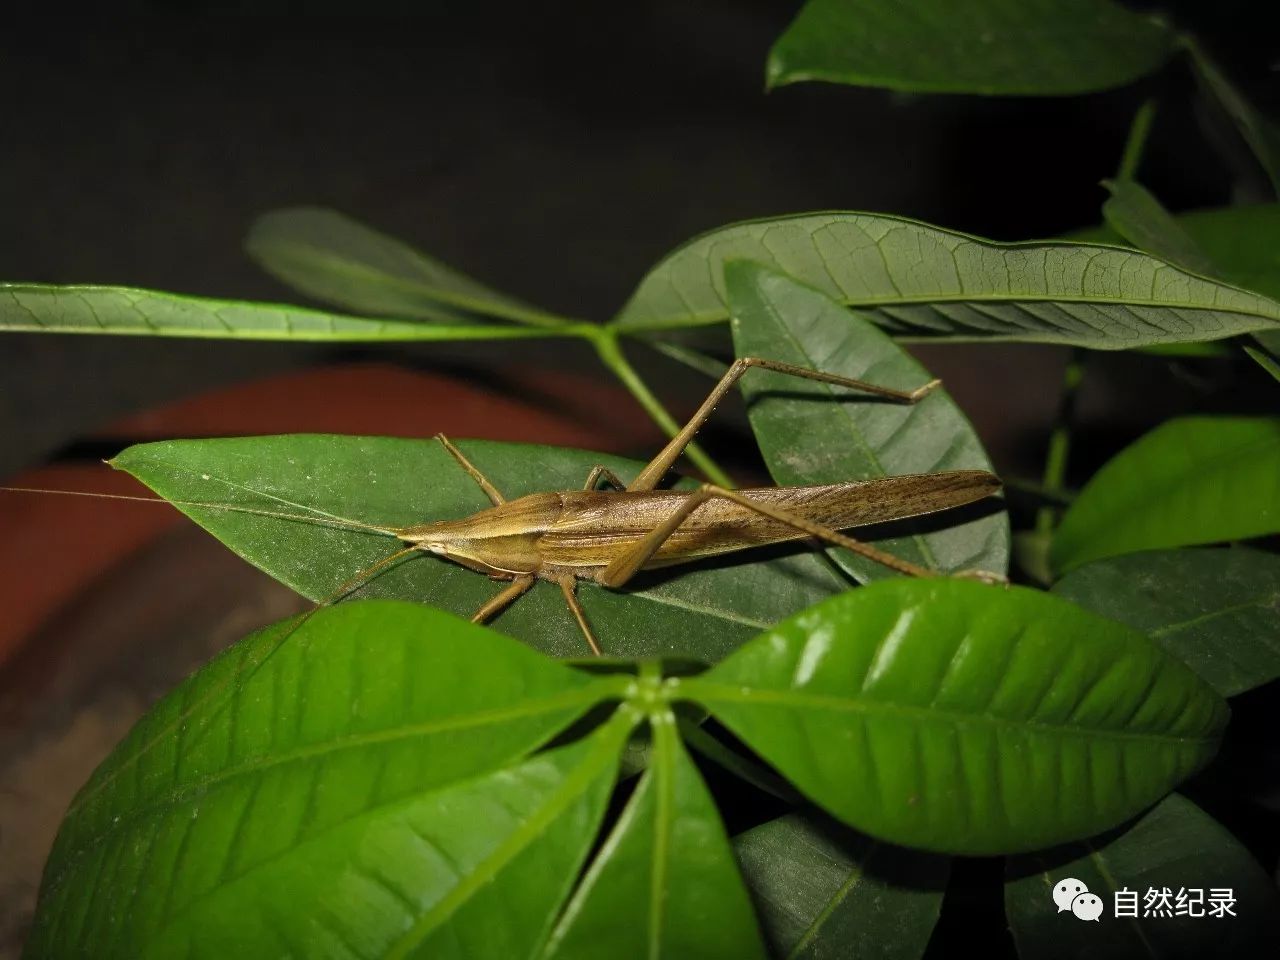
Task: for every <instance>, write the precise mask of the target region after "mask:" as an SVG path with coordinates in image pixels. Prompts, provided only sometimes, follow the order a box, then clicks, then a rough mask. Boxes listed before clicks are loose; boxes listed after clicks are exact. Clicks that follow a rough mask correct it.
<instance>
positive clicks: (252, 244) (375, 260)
mask: <svg viewBox="0 0 1280 960" xmlns="http://www.w3.org/2000/svg"><path fill="white" fill-rule="evenodd" d="M245 249H246V250H247V251H248V253H249V256H251V257H252V258H253V259H254V260H256V261H257V262H258V264H259V265H260V266H262V268H263V269H265V270H266V271H267V272H268V273H270V274H271V275H272V276H274V277H276V278H277V279H279V280H281V281H283V282H284V283H287V284H288V285H289V286H291V287H293V288H294V289H295V290H300V291H301V292H302V293H305V294H306V295H307V296H309V297H315V298H316V299H317V300H322V301H324V302H326V303H333V304H336V305H338V306H340V307H343V308H344V309H347V310H354V311H356V312H357V313H367V314H372V315H373V316H380V317H408V318H414V319H418V320H427V321H434V322H443V323H465V322H466V317H467V314H466V311H471V312H474V313H479V314H485V315H489V316H495V317H504V318H508V319H512V320H520V321H524V322H531V323H543V324H546V323H552V324H554V323H557V322H559V320H558V318H555V317H552V316H551V315H549V314H545V313H543V312H542V311H539V310H536V309H535V308H533V307H530V306H527V305H526V304H522V303H520V302H519V301H518V300H516V299H514V298H513V297H508V296H507V295H506V294H503V293H499V292H497V291H496V290H491V289H490V288H488V287H486V286H484V285H483V284H481V283H479V282H478V281H476V280H473V279H471V278H470V277H468V276H467V275H466V274H463V273H460V272H459V271H457V270H454V269H453V268H452V267H449V266H446V265H445V264H443V263H440V262H439V261H437V260H433V259H432V258H431V257H428V256H427V255H426V254H424V253H421V252H419V251H417V250H415V249H413V248H412V247H410V246H409V245H408V244H406V243H403V242H401V241H400V240H396V239H394V238H393V237H388V236H387V235H385V234H383V233H379V232H378V231H376V230H373V229H372V228H370V227H367V226H365V225H364V224H362V223H359V222H358V221H356V220H352V219H351V218H350V217H347V216H344V215H343V214H341V213H338V212H337V211H336V210H326V209H324V208H322V207H294V208H290V209H286V210H274V211H272V212H271V213H267V214H264V215H263V216H261V217H259V218H258V220H257V221H256V222H255V223H254V224H253V227H252V228H251V229H250V231H249V236H248V238H247V239H246V240H245Z"/></svg>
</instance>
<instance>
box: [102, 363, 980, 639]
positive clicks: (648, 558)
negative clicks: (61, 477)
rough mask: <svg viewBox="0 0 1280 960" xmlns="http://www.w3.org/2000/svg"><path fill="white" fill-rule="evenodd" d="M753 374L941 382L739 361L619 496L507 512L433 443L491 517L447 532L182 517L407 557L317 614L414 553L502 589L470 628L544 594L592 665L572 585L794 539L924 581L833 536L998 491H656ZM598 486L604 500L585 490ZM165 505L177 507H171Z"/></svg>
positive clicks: (957, 481) (936, 483) (923, 484)
mask: <svg viewBox="0 0 1280 960" xmlns="http://www.w3.org/2000/svg"><path fill="white" fill-rule="evenodd" d="M753 367H761V368H763V369H767V370H772V371H775V372H778V373H783V374H788V375H792V376H797V377H803V378H806V379H810V380H817V381H819V382H823V383H829V384H833V385H836V386H841V387H847V388H849V389H853V390H859V391H862V392H864V393H869V394H872V395H875V396H879V397H883V398H885V399H888V400H891V401H896V402H901V403H915V402H916V401H917V400H920V399H921V398H923V397H924V396H925V395H927V394H928V393H929V392H930V391H931V390H933V389H934V388H936V387H937V386H938V385H939V382H940V381H937V380H933V381H931V382H929V383H926V384H924V385H923V386H921V387H918V388H916V389H914V390H909V391H908V390H896V389H892V388H888V387H883V386H879V385H876V384H872V383H867V382H865V381H862V380H856V379H853V378H850V377H842V376H838V375H835V374H829V373H825V372H822V371H816V370H812V369H809V368H807V367H799V366H794V365H792V364H787V363H782V362H779V361H775V360H766V359H762V358H758V357H745V358H741V359H739V360H737V361H735V362H734V364H733V365H732V366H731V367H730V368H729V370H728V371H727V372H726V373H725V374H724V376H723V377H722V378H721V380H720V382H719V383H718V384H717V385H716V386H715V387H714V388H713V389H712V390H711V392H710V393H709V394H708V396H707V398H706V400H705V401H704V402H703V403H702V405H701V406H700V407H699V408H698V410H697V411H696V412H695V413H694V414H693V416H692V417H691V418H690V419H689V421H688V423H686V424H685V426H684V427H683V428H682V429H681V430H680V431H679V432H678V433H677V434H676V435H675V436H674V437H673V438H672V439H671V440H670V441H669V442H668V443H667V445H666V446H665V447H664V448H663V449H662V450H661V451H660V452H659V453H658V454H657V456H655V457H654V458H653V459H652V460H651V461H650V462H649V463H648V464H647V465H646V466H645V467H644V468H643V469H642V470H641V471H640V473H639V474H638V475H637V476H636V477H635V479H634V480H632V481H631V483H630V484H623V483H622V482H621V481H620V480H619V479H618V478H617V477H616V476H614V475H613V473H612V472H611V471H609V470H608V469H607V468H605V467H603V466H596V467H594V468H593V469H592V470H591V471H590V473H589V474H588V476H587V478H586V483H585V485H584V486H583V488H582V489H580V490H569V491H550V492H544V493H534V494H529V495H526V496H522V497H520V498H518V499H515V500H507V499H506V498H505V497H504V496H503V495H502V493H501V492H500V491H499V490H498V489H497V488H496V487H495V486H494V484H493V483H492V482H490V481H489V479H488V478H487V477H485V476H484V474H483V473H481V471H480V470H479V469H478V468H476V467H475V466H474V465H473V464H472V463H471V462H470V461H469V460H468V459H467V458H466V456H465V455H464V454H463V453H462V452H461V451H460V450H459V449H458V448H457V447H455V446H454V445H453V444H452V443H451V442H450V441H449V440H448V439H447V438H446V437H445V436H443V435H438V436H437V439H438V440H439V441H440V443H441V444H442V445H443V446H444V448H445V450H447V451H448V452H449V454H450V455H451V456H452V457H453V459H454V460H455V461H456V462H457V463H458V465H459V466H460V467H461V468H462V469H463V470H465V471H466V472H467V474H468V475H469V476H470V477H471V478H472V479H474V480H475V481H476V483H477V485H478V486H479V487H480V489H481V490H483V491H484V493H485V495H486V496H487V497H488V498H489V500H490V502H491V503H492V506H491V507H489V508H487V509H484V510H481V511H479V512H477V513H474V514H472V515H470V516H467V517H464V518H461V519H458V520H445V521H435V522H429V523H422V524H415V525H411V526H404V527H392V526H377V525H371V524H363V523H358V522H355V521H349V520H346V519H344V518H340V517H324V516H318V517H305V516H298V515H294V514H284V513H279V512H276V511H271V510H257V509H253V508H248V507H243V506H238V505H235V506H233V505H229V504H228V505H220V504H205V503H200V504H189V505H196V506H204V507H215V508H218V507H224V508H225V509H228V510H233V511H236V512H243V513H251V514H262V515H265V516H273V517H283V518H288V519H298V520H305V521H309V522H316V523H321V524H326V525H333V526H337V527H349V528H352V529H364V530H369V531H371V532H377V533H381V534H385V535H389V536H393V537H395V538H397V539H399V540H401V541H403V542H404V544H406V546H404V547H403V548H402V549H400V550H398V551H396V552H394V553H392V554H390V555H389V556H387V557H384V558H383V559H381V560H379V561H378V562H377V563H375V564H373V565H371V566H369V567H368V568H366V569H365V570H363V571H361V572H360V573H358V574H356V576H355V577H353V578H352V579H350V580H348V581H347V582H346V583H345V584H344V585H343V586H342V587H340V588H339V589H338V591H336V592H335V593H334V594H332V595H331V596H330V597H329V598H328V599H327V600H325V601H322V603H331V602H334V601H335V600H337V599H339V598H341V597H343V596H346V595H347V594H349V593H350V592H352V591H353V590H354V589H356V588H357V587H359V586H360V585H362V584H363V583H365V582H366V581H367V580H369V579H370V578H371V577H372V576H373V575H374V574H376V573H378V572H379V571H381V570H384V569H386V568H387V567H388V566H390V565H392V564H394V563H396V562H397V561H399V560H401V559H402V558H404V557H407V556H409V555H411V554H415V553H431V554H434V555H437V556H440V557H443V558H445V559H448V560H451V561H453V562H455V563H458V564H461V565H463V566H465V567H468V568H470V569H472V570H475V571H477V572H480V573H484V574H486V575H487V576H489V577H490V578H491V579H494V580H499V581H506V583H507V585H506V586H505V587H504V588H502V589H501V590H500V591H499V592H498V593H497V594H496V595H495V596H493V597H492V598H491V599H490V600H489V601H488V602H486V603H485V604H483V605H482V606H481V607H480V609H479V610H477V611H476V612H475V614H474V615H473V616H472V620H473V621H476V622H485V621H487V620H489V619H491V618H492V617H494V616H496V615H497V614H498V613H500V612H501V611H502V610H504V609H505V608H506V607H508V606H509V605H510V604H512V603H513V602H514V601H516V600H517V599H518V598H519V597H520V596H521V595H523V594H524V593H525V592H526V591H528V590H529V588H530V587H532V586H533V584H534V583H535V582H536V581H537V580H546V581H549V582H552V583H555V584H556V585H558V586H559V587H560V590H561V591H562V593H563V595H564V599H565V602H566V603H567V604H568V606H569V609H570V611H571V612H572V613H573V616H574V618H575V619H576V620H577V623H578V625H579V627H580V628H581V630H582V633H583V636H584V637H585V638H586V642H587V644H588V645H589V646H590V648H591V650H592V652H594V653H596V654H599V653H600V652H601V648H600V645H599V642H598V641H597V639H596V637H595V635H594V633H593V631H592V629H591V626H590V624H589V622H588V620H587V617H586V615H585V614H584V612H583V610H582V607H581V605H580V604H579V603H578V600H577V595H576V588H577V584H578V582H579V581H580V580H589V581H591V582H593V583H597V584H599V585H601V586H604V587H607V588H610V589H621V588H623V587H625V586H626V585H627V584H628V583H629V582H630V581H631V579H632V578H633V577H634V576H635V575H636V574H637V573H639V572H640V571H642V570H648V569H653V568H655V567H663V566H670V565H674V564H680V563H687V562H691V561H694V560H700V559H702V558H705V557H712V556H716V555H719V554H723V553H730V552H733V551H738V550H745V549H750V548H752V547H758V546H765V545H768V544H776V543H781V542H785V541H789V540H799V539H805V538H816V539H819V540H823V541H826V542H827V543H831V544H835V545H837V546H841V547H845V548H846V549H849V550H851V551H853V552H855V553H858V554H861V555H862V556H865V557H868V558H870V559H871V560H874V561H876V562H878V563H881V564H883V565H885V566H887V567H889V568H891V569H893V570H896V571H898V572H900V573H904V574H907V575H911V576H934V575H937V574H936V572H935V571H933V570H929V569H927V568H924V567H920V566H917V565H916V564H913V563H910V562H908V561H906V560H903V559H901V558H899V557H896V556H894V555H893V554H890V553H887V552H885V551H883V550H880V549H878V548H876V547H873V546H871V545H869V544H866V543H862V542H860V541H857V540H855V539H853V538H851V537H848V536H846V535H844V534H842V533H840V532H839V531H840V530H842V529H846V528H849V527H858V526H865V525H869V524H875V523H882V522H886V521H890V520H899V519H905V518H908V517H915V516H920V515H923V514H929V513H935V512H938V511H941V510H947V509H950V508H952V507H959V506H963V505H965V504H969V503H973V502H975V501H977V500H981V499H983V498H984V497H987V496H990V495H991V494H994V493H996V492H997V491H998V490H999V489H1000V481H999V479H998V478H996V477H995V476H994V475H993V474H991V473H988V472H986V471H984V470H953V471H948V472H942V473H930V474H916V475H909V476H898V477H885V478H881V479H876V480H864V481H850V482H846V483H833V484H822V485H815V486H795V487H763V488H756V489H747V490H729V489H724V488H721V487H717V486H712V485H703V486H702V487H700V488H699V489H697V490H692V491H686V490H659V489H657V485H658V483H659V482H660V481H661V480H662V478H663V476H664V475H665V474H666V473H667V472H668V471H669V470H670V469H671V467H672V466H673V465H674V464H675V461H676V460H677V459H678V458H679V457H680V455H681V454H682V453H683V452H684V449H685V447H686V446H687V445H688V444H689V442H690V441H691V440H692V439H693V437H694V435H695V434H696V433H697V431H698V430H699V428H700V427H701V426H702V425H703V423H705V422H706V420H707V419H708V417H710V415H711V413H712V412H713V411H714V409H715V408H716V406H717V405H718V404H719V402H720V401H721V400H722V399H723V398H724V396H725V394H727V393H728V392H729V390H730V389H731V388H732V387H733V385H734V384H735V383H736V382H737V381H738V379H739V378H740V377H741V376H742V375H743V374H745V373H746V372H747V371H748V370H750V369H751V368H753ZM601 480H604V481H606V482H607V483H608V484H609V485H610V486H611V487H612V489H598V487H599V485H600V481H601ZM108 496H109V495H108ZM124 499H135V498H128V497H126V498H124ZM141 499H147V498H141ZM158 502H166V501H158ZM167 502H172V503H175V504H179V505H188V504H187V503H186V502H184V501H167ZM974 575H977V576H980V577H983V578H986V579H995V580H999V579H1002V578H1000V577H999V576H998V575H995V574H984V573H981V572H977V573H975V574H974Z"/></svg>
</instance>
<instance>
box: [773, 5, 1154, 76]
mask: <svg viewBox="0 0 1280 960" xmlns="http://www.w3.org/2000/svg"><path fill="white" fill-rule="evenodd" d="M1172 45H1173V34H1172V33H1171V32H1170V31H1169V29H1168V28H1167V27H1165V26H1164V24H1162V23H1160V22H1159V21H1157V20H1154V19H1151V18H1148V17H1142V16H1139V15H1137V14H1134V13H1130V12H1129V11H1128V10H1126V9H1124V8H1123V7H1121V6H1119V5H1117V4H1114V3H1110V2H1108V0H969V2H968V3H964V4H956V3H950V2H948V0H898V2H896V3H883V2H877V0H809V2H808V3H806V4H805V6H804V8H803V9H802V10H801V11H800V15H799V16H798V17H796V19H795V22H793V23H792V24H791V26H789V27H788V28H787V30H786V32H785V33H784V34H783V35H782V36H781V37H779V38H778V40H777V42H776V43H775V44H774V47H773V50H772V51H770V54H769V65H768V82H769V85H770V86H780V85H782V84H786V83H797V82H800V81H804V80H825V81H827V82H829V83H848V84H854V85H857V86H868V87H887V88H889V89H890V90H904V91H910V92H920V93H982V94H1033V95H1049V94H1076V93H1089V92H1091V91H1094V90H1106V89H1108V88H1110V87H1118V86H1122V85H1123V84H1126V83H1131V82H1132V81H1134V80H1136V79H1138V78H1139V77H1141V76H1143V75H1144V74H1147V73H1151V72H1152V71H1154V70H1156V69H1157V68H1158V67H1159V66H1160V65H1161V64H1162V63H1164V61H1165V60H1166V59H1168V57H1169V54H1170V52H1171V51H1172Z"/></svg>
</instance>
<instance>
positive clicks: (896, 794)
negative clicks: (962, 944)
mask: <svg viewBox="0 0 1280 960" xmlns="http://www.w3.org/2000/svg"><path fill="white" fill-rule="evenodd" d="M674 687H675V690H674V693H675V694H676V695H678V696H681V697H687V698H689V699H692V700H695V701H696V702H698V703H699V704H701V705H702V706H704V707H706V709H707V710H708V711H710V713H711V715H712V716H714V717H715V718H716V719H718V720H719V721H720V722H721V723H723V724H725V726H727V727H728V728H729V729H730V730H732V731H733V732H734V733H735V734H736V735H737V736H738V737H740V738H741V739H742V740H743V742H744V743H746V744H747V746H749V747H751V748H752V749H753V750H755V751H756V752H757V753H758V754H759V755H760V756H761V757H762V758H763V759H765V760H767V761H768V762H769V763H771V764H773V766H774V767H776V768H777V770H778V771H779V772H780V773H781V774H782V775H783V776H785V777H786V778H787V779H788V780H790V781H791V783H792V785H793V786H795V787H796V788H797V789H798V790H800V791H801V792H802V793H804V794H805V795H806V796H808V797H809V798H810V799H811V800H813V801H814V802H815V803H817V804H819V805H820V806H822V807H824V808H826V809H827V810H828V811H829V812H830V813H832V814H833V815H835V816H837V817H839V818H840V819H841V820H843V821H844V822H845V823H847V824H849V825H850V826H852V827H854V828H856V829H858V830H861V831H863V832H865V833H867V834H870V835H871V836H874V837H879V838H881V839H884V840H888V841H890V842H892V843H900V844H902V845H904V846H911V847H917V848H921V849H926V850H934V851H938V852H943V853H965V854H993V853H1004V852H1012V851H1018V850H1032V849H1036V848H1039V847H1045V846H1048V845H1051V844H1054V843H1062V842H1065V841H1067V840H1073V839H1076V838H1079V837H1084V836H1089V835H1090V834H1094V833H1097V832H1098V831H1100V830H1105V829H1108V828H1110V827H1112V826H1115V825H1116V824H1117V823H1119V822H1120V821H1122V820H1124V819H1125V818H1127V817H1130V816H1133V815H1134V814H1135V813H1137V812H1138V811H1140V810H1141V809H1142V808H1143V807H1145V806H1147V805H1148V804H1151V803H1153V802H1154V801H1156V800H1158V799H1159V798H1160V797H1161V796H1162V795H1163V794H1164V793H1166V792H1167V791H1168V790H1169V789H1171V788H1172V787H1173V786H1174V785H1176V784H1177V783H1178V782H1179V781H1180V780H1182V779H1183V778H1185V777H1187V776H1189V775H1190V774H1191V773H1193V772H1195V771H1196V770H1197V769H1199V768H1200V767H1201V766H1203V765H1204V764H1205V763H1206V762H1207V761H1208V760H1209V758H1210V757H1212V756H1213V753H1214V751H1215V750H1216V748H1217V742H1218V739H1219V737H1220V735H1221V732H1222V728H1223V726H1224V725H1225V723H1226V720H1227V716H1228V711H1227V707H1226V704H1225V703H1224V702H1223V701H1222V699H1221V698H1220V697H1219V696H1218V695H1217V694H1215V693H1214V692H1213V690H1211V689H1210V688H1209V687H1208V686H1207V685H1206V684H1205V683H1204V681H1203V680H1201V679H1199V678H1198V677H1197V676H1196V675H1195V674H1194V673H1193V672H1192V671H1191V670H1190V669H1188V668H1187V667H1186V666H1185V665H1184V664H1182V663H1180V662H1178V661H1177V660H1175V659H1173V658H1172V657H1170V656H1168V655H1167V654H1165V653H1164V652H1163V651H1161V650H1160V648H1159V647H1157V646H1156V645H1155V644H1153V643H1152V642H1151V641H1150V640H1148V639H1147V638H1146V637H1144V636H1142V634H1140V633H1138V632H1136V631H1134V630H1132V629H1131V628H1129V627H1126V626H1123V625H1121V624H1118V623H1114V622H1112V621H1109V620H1103V619H1102V618H1100V617H1098V616H1096V615H1094V614H1091V613H1089V612H1087V611H1085V610H1082V609H1081V608H1079V607H1077V606H1075V605H1074V604H1071V603H1068V602H1066V601H1064V600H1061V599H1059V598H1057V597H1054V596H1052V595H1049V594H1045V593H1042V592H1040V591H1036V590H1030V589H1026V588H1022V587H1012V588H1007V589H1006V588H1002V587H991V586H987V585H985V584H980V583H976V582H973V581H968V580H952V579H936V580H908V579H905V578H902V579H897V580H883V581H880V582H879V583H874V584H871V585H869V586H866V587H862V588H861V589H859V590H853V591H850V592H849V593H845V594H842V595H840V596H838V597H833V598H831V599H830V600H827V601H825V602H823V603H821V604H819V605H817V606H815V607H813V608H811V609H810V610H806V611H805V612H804V613H801V614H799V615H798V616H795V617H792V618H791V619H790V620H787V621H785V622H783V623H781V624H779V625H778V626H777V627H776V628H774V629H773V630H772V631H770V632H769V633H766V634H764V635H763V636H761V637H758V638H757V639H756V640H753V641H752V642H751V643H749V644H746V645H745V646H743V648H742V649H741V650H739V651H737V652H736V653H735V654H733V655H732V656H730V657H729V658H727V659H726V660H725V661H724V662H723V663H721V664H719V665H718V666H716V667H714V668H713V669H712V670H710V671H708V672H707V673H706V674H703V675H702V676H700V677H694V678H692V679H682V680H679V681H676V682H675V684H674Z"/></svg>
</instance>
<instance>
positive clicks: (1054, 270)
mask: <svg viewBox="0 0 1280 960" xmlns="http://www.w3.org/2000/svg"><path fill="white" fill-rule="evenodd" d="M735 259H745V260H754V261H757V262H759V263H764V264H767V265H769V266H773V267H776V268H777V269H779V270H781V271H783V272H784V273H788V274H790V275H791V276H793V277H794V278H795V279H797V280H799V281H801V282H803V283H807V284H809V285H810V286H812V287H816V288H817V289H819V290H821V291H822V292H824V293H826V294H827V295H828V296H831V297H833V298H835V299H836V300H838V301H839V302H841V303H843V304H845V305H846V306H851V307H856V308H859V309H861V310H864V311H866V312H867V313H868V314H869V315H870V316H871V318H872V319H873V320H875V321H876V323H878V324H879V325H880V326H881V327H882V328H884V329H885V330H886V331H887V332H889V333H891V334H894V335H895V336H897V335H910V336H921V335H923V336H929V337H932V338H943V339H950V340H1016V341H1027V342H1037V343H1065V344H1071V345H1074V346H1082V347H1091V348H1093V349H1096V350H1125V349H1130V348H1133V347H1143V346H1150V345H1151V344H1156V343H1180V342H1184V341H1195V340H1217V339H1220V338H1222V337H1228V336H1232V335H1234V334H1237V333H1245V332H1249V331H1252V330H1267V329H1277V328H1278V327H1280V303H1276V302H1275V301H1272V300H1269V299H1267V298H1265V297H1260V296H1258V295H1257V294H1254V293H1249V292H1247V291H1244V290H1237V289H1235V288H1233V287H1228V286H1225V285H1223V284H1221V283H1217V282H1215V281H1212V280H1207V279H1205V278H1203V277H1197V276H1194V275H1192V274H1189V273H1187V272H1185V271H1183V270H1181V269H1179V268H1177V267H1175V266H1173V265H1171V264H1167V263H1165V262H1164V261H1162V260H1158V259H1156V258H1154V257H1150V256H1146V255H1145V254H1141V253H1135V252H1134V251H1132V250H1123V249H1116V248H1112V247H1100V246H1094V245H1083V244H1078V243H1068V242H1063V241H1050V242H1036V243H994V242H992V241H989V240H980V239H977V238H975V237H969V236H965V235H964V234H960V233H954V232H952V231H949V230H940V229H938V228H937V227H931V226H928V225H927V224H923V223H918V222H916V221H914V220H906V219H903V218H901V217H887V216H880V215H877V214H870V213H813V214H806V215H803V216H795V217H780V218H775V219H768V220H755V221H748V222H746V223H739V224H734V225H732V226H728V227H722V228H721V229H719V230H713V231H712V232H711V233H707V234H703V235H702V236H701V237H697V238H696V239H694V240H691V241H690V242H688V243H686V244H685V245H684V246H682V247H679V248H677V249H676V250H674V251H673V252H672V253H670V254H668V255H667V256H666V257H665V258H664V259H663V260H662V261H661V262H659V263H658V265H657V266H655V267H654V268H653V269H652V270H650V271H649V273H648V274H647V275H646V276H645V277H644V279H643V280H641V282H640V286H639V287H638V288H637V289H636V291H635V293H634V294H632V296H631V299H630V300H628V301H627V303H626V305H625V306H624V307H623V308H622V311H621V312H620V313H619V314H618V316H617V317H616V318H615V319H614V321H613V322H614V323H615V324H616V325H617V326H618V328H619V329H621V330H632V331H639V330H656V329H664V328H671V327H680V326H689V325H706V324H713V323H720V322H723V321H724V320H726V319H727V318H728V315H729V308H728V306H727V303H726V298H725V291H724V278H723V273H724V265H725V263H726V262H728V261H729V260H735Z"/></svg>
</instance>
